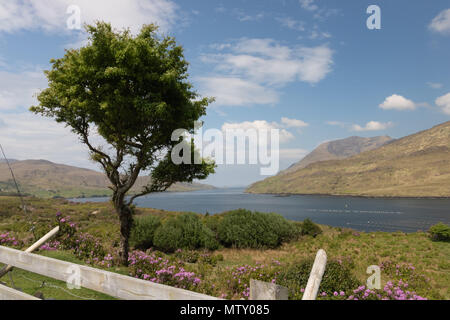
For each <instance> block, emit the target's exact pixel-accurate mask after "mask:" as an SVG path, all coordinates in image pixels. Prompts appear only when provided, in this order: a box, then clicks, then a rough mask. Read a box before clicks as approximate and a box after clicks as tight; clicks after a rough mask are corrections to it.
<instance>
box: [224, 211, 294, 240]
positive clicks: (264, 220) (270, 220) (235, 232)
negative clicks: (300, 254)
mask: <svg viewBox="0 0 450 320" xmlns="http://www.w3.org/2000/svg"><path fill="white" fill-rule="evenodd" d="M217 233H218V237H219V240H220V242H221V243H222V244H223V245H225V246H231V247H236V248H261V247H269V248H274V247H277V246H279V245H280V244H281V243H282V242H284V241H288V240H290V239H292V238H293V237H294V236H295V227H294V225H293V224H292V223H290V222H289V221H287V220H286V219H284V218H283V217H282V216H280V215H278V214H275V213H261V212H251V211H249V210H245V209H238V210H234V211H230V212H227V213H225V214H224V216H223V218H222V219H221V221H220V224H219V225H218V228H217Z"/></svg>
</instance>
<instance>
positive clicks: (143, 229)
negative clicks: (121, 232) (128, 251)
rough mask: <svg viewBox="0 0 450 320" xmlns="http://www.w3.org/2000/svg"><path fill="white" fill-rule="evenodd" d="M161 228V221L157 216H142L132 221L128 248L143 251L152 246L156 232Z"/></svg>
mask: <svg viewBox="0 0 450 320" xmlns="http://www.w3.org/2000/svg"><path fill="white" fill-rule="evenodd" d="M160 226H161V219H160V218H159V217H157V216H152V215H148V216H143V217H139V218H136V219H134V221H133V226H132V228H131V235H130V246H132V247H135V248H137V249H141V250H145V249H148V248H150V247H151V246H153V238H154V236H155V232H156V230H157V229H158V228H159V227H160Z"/></svg>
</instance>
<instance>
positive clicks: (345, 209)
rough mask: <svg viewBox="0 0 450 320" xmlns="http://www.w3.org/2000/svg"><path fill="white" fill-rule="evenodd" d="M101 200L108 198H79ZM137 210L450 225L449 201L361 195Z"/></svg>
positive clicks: (239, 198)
mask: <svg viewBox="0 0 450 320" xmlns="http://www.w3.org/2000/svg"><path fill="white" fill-rule="evenodd" d="M74 201H80V202H86V201H92V202H98V201H108V198H87V199H75V200H74ZM135 204H136V205H137V206H138V207H146V208H157V209H164V210H169V211H192V212H198V213H206V212H209V213H210V214H214V213H220V212H223V211H227V210H232V209H238V208H245V209H250V210H256V211H262V212H276V213H279V214H281V215H282V216H284V217H286V218H287V219H290V220H300V221H301V220H304V219H305V218H311V219H312V220H313V221H314V222H317V223H320V224H326V225H331V226H336V227H348V228H353V229H356V230H360V231H404V232H414V231H418V230H427V229H428V228H429V227H430V226H432V225H434V224H436V223H438V222H444V223H446V224H450V199H367V198H357V197H331V196H303V195H292V196H288V197H280V196H275V195H259V194H246V193H244V189H240V188H239V189H237V188H233V189H215V190H207V191H194V192H177V193H171V192H170V193H169V192H167V193H158V194H151V195H148V196H145V197H142V198H138V199H136V200H135Z"/></svg>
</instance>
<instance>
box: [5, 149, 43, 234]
mask: <svg viewBox="0 0 450 320" xmlns="http://www.w3.org/2000/svg"><path fill="white" fill-rule="evenodd" d="M0 150H1V151H2V154H3V158H5V161H6V165H7V166H8V168H9V171H10V172H11V176H12V178H13V181H14V185H15V186H16V190H17V194H18V195H19V198H20V202H21V203H22V209H23V211H24V212H25V215H26V216H27V217H28V223H29V224H30V225H31V227H30V231H31V232H32V233H33V236H34V237H35V238H36V235H35V234H34V224H33V223H32V222H31V218H30V215H29V214H28V212H27V206H26V205H25V201H24V200H23V196H22V193H21V192H20V189H19V185H18V184H17V180H16V177H15V176H14V172H13V170H12V168H11V165H10V164H9V160H8V158H7V157H6V154H5V151H4V150H3V147H2V145H1V144H0Z"/></svg>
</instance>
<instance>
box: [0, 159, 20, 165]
mask: <svg viewBox="0 0 450 320" xmlns="http://www.w3.org/2000/svg"><path fill="white" fill-rule="evenodd" d="M17 161H18V160H16V159H8V162H9V163H10V164H11V163H13V162H17ZM0 163H6V160H5V159H0Z"/></svg>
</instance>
